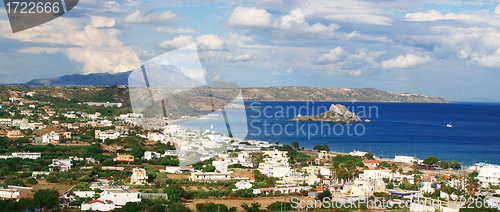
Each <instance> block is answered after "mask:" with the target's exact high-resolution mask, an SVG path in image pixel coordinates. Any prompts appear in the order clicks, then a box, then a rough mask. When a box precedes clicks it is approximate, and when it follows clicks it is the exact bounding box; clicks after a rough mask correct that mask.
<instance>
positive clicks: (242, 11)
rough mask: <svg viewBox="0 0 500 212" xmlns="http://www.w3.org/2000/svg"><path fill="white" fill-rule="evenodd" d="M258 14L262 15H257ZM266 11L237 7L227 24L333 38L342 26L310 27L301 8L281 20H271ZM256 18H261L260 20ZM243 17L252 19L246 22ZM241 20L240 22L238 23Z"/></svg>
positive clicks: (282, 32) (320, 25)
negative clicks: (334, 33)
mask: <svg viewBox="0 0 500 212" xmlns="http://www.w3.org/2000/svg"><path fill="white" fill-rule="evenodd" d="M256 13H261V14H259V15H256ZM265 14H269V13H268V12H267V11H266V10H264V9H260V10H257V8H242V7H237V8H236V9H234V11H233V13H232V14H231V16H230V17H229V21H228V22H227V24H228V25H229V26H234V27H249V28H268V29H271V30H273V32H274V34H275V35H278V36H280V37H283V36H297V35H298V34H304V33H305V34H321V35H324V37H331V36H332V35H333V32H334V31H335V30H336V29H338V28H339V27H340V26H339V25H337V24H335V23H331V24H329V25H328V26H326V25H324V24H322V23H315V24H313V25H309V23H308V22H307V21H306V19H305V18H306V16H307V15H306V13H305V12H304V11H303V10H302V9H301V8H295V9H293V10H291V11H290V13H289V14H288V15H284V16H281V17H280V18H276V19H274V20H273V19H271V16H270V14H269V15H265ZM254 16H260V17H259V18H257V17H254ZM243 17H251V18H249V19H251V20H246V19H244V18H243ZM236 20H240V21H236Z"/></svg>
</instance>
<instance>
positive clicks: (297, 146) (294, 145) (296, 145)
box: [292, 141, 300, 149]
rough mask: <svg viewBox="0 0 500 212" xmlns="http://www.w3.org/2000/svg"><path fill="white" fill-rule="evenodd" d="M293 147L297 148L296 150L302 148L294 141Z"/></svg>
mask: <svg viewBox="0 0 500 212" xmlns="http://www.w3.org/2000/svg"><path fill="white" fill-rule="evenodd" d="M292 147H293V148H295V149H299V148H300V145H299V142H297V141H293V142H292Z"/></svg>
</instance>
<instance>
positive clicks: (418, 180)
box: [413, 175, 422, 185]
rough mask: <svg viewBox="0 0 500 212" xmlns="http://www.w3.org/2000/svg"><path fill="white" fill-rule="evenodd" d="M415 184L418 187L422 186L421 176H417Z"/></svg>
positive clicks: (414, 180)
mask: <svg viewBox="0 0 500 212" xmlns="http://www.w3.org/2000/svg"><path fill="white" fill-rule="evenodd" d="M413 182H415V184H416V185H420V182H422V177H421V176H420V175H415V177H414V178H413Z"/></svg>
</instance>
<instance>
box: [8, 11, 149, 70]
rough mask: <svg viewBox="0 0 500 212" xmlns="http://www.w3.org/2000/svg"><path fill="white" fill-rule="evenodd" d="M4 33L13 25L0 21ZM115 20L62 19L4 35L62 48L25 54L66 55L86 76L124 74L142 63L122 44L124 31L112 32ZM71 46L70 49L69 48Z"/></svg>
mask: <svg viewBox="0 0 500 212" xmlns="http://www.w3.org/2000/svg"><path fill="white" fill-rule="evenodd" d="M0 22H1V23H0V25H1V28H2V30H1V31H2V32H3V31H4V30H5V29H7V28H9V31H10V27H9V23H8V22H6V21H0ZM115 23H116V21H115V19H114V18H106V17H100V16H91V17H90V23H89V22H88V19H80V18H58V19H55V20H53V21H51V22H50V23H47V24H43V25H40V26H37V27H35V28H32V29H29V30H25V31H22V32H19V33H15V34H14V33H11V32H9V33H1V34H0V35H1V36H3V37H6V38H10V39H15V40H20V41H23V42H29V43H45V44H51V45H58V46H62V47H58V48H38V47H30V48H25V49H21V50H19V52H22V53H32V54H40V53H48V54H52V53H56V52H62V53H64V54H65V55H66V56H67V57H68V59H69V60H71V61H75V62H77V63H79V64H82V65H83V66H82V67H81V71H82V72H83V73H97V72H112V73H116V72H124V71H130V70H132V69H134V68H136V67H137V66H138V65H139V64H140V62H141V61H140V59H139V57H138V55H137V53H136V52H135V51H134V49H133V48H132V47H129V46H124V45H123V43H122V42H121V41H120V40H118V35H119V34H120V30H118V29H115V28H112V27H113V26H114V25H115ZM65 45H69V46H65Z"/></svg>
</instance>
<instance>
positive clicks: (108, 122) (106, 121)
mask: <svg viewBox="0 0 500 212" xmlns="http://www.w3.org/2000/svg"><path fill="white" fill-rule="evenodd" d="M100 124H101V126H103V127H111V126H113V122H112V121H109V120H102V121H101V123H100Z"/></svg>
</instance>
